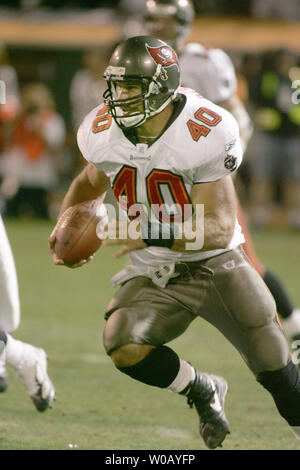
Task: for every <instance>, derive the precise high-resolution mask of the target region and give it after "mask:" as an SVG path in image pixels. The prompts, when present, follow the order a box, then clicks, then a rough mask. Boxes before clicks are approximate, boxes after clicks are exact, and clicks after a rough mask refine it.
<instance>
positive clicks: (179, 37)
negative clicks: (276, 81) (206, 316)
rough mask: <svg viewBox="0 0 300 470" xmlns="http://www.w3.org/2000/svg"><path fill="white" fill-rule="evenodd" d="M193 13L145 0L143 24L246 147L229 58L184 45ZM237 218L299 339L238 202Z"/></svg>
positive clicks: (296, 317)
mask: <svg viewBox="0 0 300 470" xmlns="http://www.w3.org/2000/svg"><path fill="white" fill-rule="evenodd" d="M194 14H195V12H194V7H193V4H192V2H191V0H147V1H146V8H145V27H146V30H147V33H149V34H150V35H151V36H153V37H157V38H160V39H162V40H163V41H166V42H167V43H168V44H171V45H172V47H173V48H174V49H175V50H176V52H177V54H178V55H179V61H180V69H181V83H182V84H183V85H184V86H187V87H189V88H192V89H194V90H196V91H198V92H199V93H200V94H201V95H203V96H204V97H205V98H207V99H209V100H211V101H213V102H214V103H216V104H218V105H219V106H222V107H224V108H225V109H227V110H228V111H230V113H231V114H233V116H234V117H235V118H236V120H237V122H238V124H239V128H240V138H241V143H242V145H243V148H244V150H245V149H246V148H247V144H248V141H249V139H250V137H251V134H252V124H251V121H250V118H249V115H248V113H247V111H246V109H245V107H244V105H243V103H242V102H241V100H240V98H239V97H238V95H237V93H236V89H237V78H236V74H235V70H234V66H233V64H232V61H231V59H230V58H229V56H228V55H227V54H226V53H225V52H224V51H222V50H221V49H215V48H210V47H206V46H203V45H202V44H199V43H189V44H186V45H185V41H186V37H187V35H188V34H189V32H190V28H191V25H192V22H193V19H194ZM238 220H239V223H240V225H241V227H242V228H243V233H244V236H245V243H244V244H243V249H244V250H245V252H246V255H247V256H248V258H249V260H250V262H251V263H252V264H253V266H254V267H255V269H256V270H257V272H258V273H259V274H260V275H261V276H262V278H263V279H264V281H265V283H266V284H267V286H268V287H269V289H270V291H271V293H272V294H273V297H274V299H275V301H276V305H277V311H278V313H279V314H280V316H281V318H282V325H283V328H284V330H285V332H286V334H287V335H288V336H289V337H290V338H291V339H294V340H297V339H299V338H300V309H299V308H297V307H295V306H294V305H293V303H292V301H291V299H290V298H289V295H288V294H287V292H286V290H285V287H284V286H283V285H282V283H281V281H280V280H279V279H278V277H277V276H276V275H275V274H274V273H273V272H272V271H270V269H267V268H266V267H265V266H263V265H262V264H261V262H260V261H259V259H258V257H257V255H256V253H255V249H254V246H253V243H252V240H251V237H250V234H249V232H248V230H247V227H246V226H245V222H244V217H243V212H242V209H241V206H240V205H239V204H238Z"/></svg>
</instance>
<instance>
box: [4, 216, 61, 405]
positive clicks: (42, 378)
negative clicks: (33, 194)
mask: <svg viewBox="0 0 300 470" xmlns="http://www.w3.org/2000/svg"><path fill="white" fill-rule="evenodd" d="M19 323H20V302H19V292H18V281H17V275H16V268H15V263H14V259H13V254H12V250H11V247H10V243H9V240H8V238H7V234H6V230H5V227H4V223H3V220H2V217H1V216H0V392H5V391H6V389H7V386H8V380H7V373H6V365H8V366H10V367H12V369H13V370H14V372H15V373H16V375H17V377H18V378H19V379H20V380H21V381H22V383H23V384H24V386H25V388H26V390H27V392H28V394H29V396H30V398H31V399H32V401H33V403H34V405H35V407H36V409H37V410H38V411H45V410H46V409H47V408H48V407H50V406H51V405H52V402H53V400H54V397H55V389H54V387H53V385H52V383H51V380H50V379H49V377H48V374H47V357H46V353H45V351H44V350H43V349H41V348H37V347H35V346H32V345H31V344H27V343H24V342H22V341H20V340H17V339H15V338H13V337H12V336H11V334H10V333H12V332H13V331H15V330H16V329H17V328H18V326H19Z"/></svg>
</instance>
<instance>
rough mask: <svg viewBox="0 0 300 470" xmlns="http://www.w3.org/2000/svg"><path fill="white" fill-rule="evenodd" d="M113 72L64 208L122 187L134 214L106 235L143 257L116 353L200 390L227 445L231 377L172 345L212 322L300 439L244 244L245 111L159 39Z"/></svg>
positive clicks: (297, 410)
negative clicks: (238, 179)
mask: <svg viewBox="0 0 300 470" xmlns="http://www.w3.org/2000/svg"><path fill="white" fill-rule="evenodd" d="M105 78H106V81H107V84H108V89H107V91H106V92H105V94H104V98H105V102H104V104H102V105H100V106H98V107H97V108H95V109H94V110H93V111H91V112H90V113H89V114H88V115H87V116H86V118H85V119H84V121H83V123H82V124H81V126H80V128H79V130H78V136H77V138H78V145H79V148H80V150H81V152H82V154H83V156H84V157H85V159H86V160H87V162H88V163H87V165H86V167H85V168H84V169H83V171H82V172H81V173H80V174H79V175H78V176H77V177H76V178H75V179H74V180H73V182H72V183H71V185H70V187H69V189H68V191H67V193H66V195H65V197H64V200H63V202H62V206H61V209H60V214H59V216H60V215H61V214H62V213H63V212H64V211H65V210H66V209H67V208H68V207H70V206H72V205H74V204H77V203H80V202H82V201H85V200H92V199H96V198H98V197H100V195H102V194H104V193H105V191H106V190H107V188H109V187H110V186H111V187H112V188H113V191H114V194H115V196H116V199H117V200H118V201H119V203H120V205H121V206H122V207H123V208H124V210H127V211H128V216H129V217H128V226H127V228H128V231H127V237H124V233H122V234H120V235H118V231H116V233H115V236H114V237H111V238H110V239H108V240H106V241H104V242H103V243H104V244H106V245H123V247H122V248H120V249H119V250H118V251H117V252H116V253H115V256H116V257H118V256H121V255H124V254H126V253H129V254H130V257H131V262H132V264H131V265H130V266H126V267H125V268H124V269H123V270H122V271H121V272H119V273H118V274H117V275H115V276H114V277H113V279H112V283H113V285H119V286H120V287H119V289H118V290H117V292H116V294H115V296H114V297H113V299H112V300H111V302H110V303H109V305H108V306H107V309H106V312H105V318H106V324H105V328H104V331H103V344H104V347H105V350H106V352H107V354H108V355H109V356H110V358H111V359H112V361H113V363H114V364H115V366H116V367H117V369H118V370H119V371H120V372H122V373H124V374H126V375H128V376H129V377H131V378H133V379H135V380H138V381H140V382H142V383H144V384H148V385H150V386H156V387H160V388H164V389H168V390H171V391H173V392H175V393H178V394H181V395H183V396H186V397H187V399H188V403H189V404H190V405H191V406H193V405H194V406H195V408H196V411H197V413H198V416H199V420H200V434H201V436H202V438H203V439H204V442H205V444H206V445H207V446H208V447H209V448H211V449H214V448H216V447H218V446H221V444H222V442H223V441H224V439H225V438H226V436H227V434H228V433H229V423H228V420H227V418H226V415H225V410H224V401H225V395H226V391H227V383H226V381H225V380H224V379H223V378H222V377H219V376H215V375H213V374H210V373H206V372H202V371H199V370H196V369H195V368H194V367H193V366H192V365H190V364H189V363H188V362H187V361H185V360H183V359H181V358H179V357H178V355H177V354H176V352H175V351H174V350H173V349H172V348H170V347H169V346H166V344H167V343H169V342H170V341H172V340H173V339H175V338H176V337H178V336H179V335H181V334H182V333H184V331H185V330H186V329H187V328H188V326H189V325H190V323H191V322H192V321H193V320H194V319H196V318H197V317H201V318H204V319H206V320H207V321H208V322H210V323H211V324H212V325H214V326H215V327H216V328H217V329H218V330H219V331H221V332H222V333H223V335H224V336H225V337H226V338H227V339H228V340H229V341H230V342H231V344H232V345H233V346H234V347H235V348H236V349H237V350H238V351H239V352H240V354H241V356H242V358H243V359H244V360H245V362H246V364H247V365H248V367H249V368H250V369H251V371H252V372H253V374H254V376H255V377H256V379H257V381H258V382H259V383H260V384H262V385H263V386H264V387H265V388H266V389H267V390H268V391H269V392H270V393H271V395H272V396H273V398H274V401H275V403H276V406H277V408H278V411H279V413H280V414H281V415H282V417H283V418H285V420H286V421H287V423H288V424H289V425H290V426H291V428H292V430H293V431H294V432H295V434H296V435H297V434H298V437H299V438H300V373H299V371H298V369H297V367H296V366H295V365H294V363H293V362H292V361H291V359H290V354H289V347H288V343H287V340H286V338H285V336H284V334H283V331H282V329H281V327H280V325H279V324H278V322H277V319H276V305H275V302H274V299H273V297H272V295H271V294H270V291H269V290H268V288H267V287H266V285H265V283H264V282H263V280H262V278H261V276H259V274H258V273H257V272H256V270H255V269H254V268H253V267H252V266H251V264H250V263H249V262H248V260H247V258H246V257H245V255H244V253H243V251H242V250H241V248H240V245H241V244H242V243H243V242H244V237H243V234H242V232H241V229H240V226H239V224H238V221H237V218H236V196H235V190H234V186H233V182H232V177H231V175H232V172H233V171H234V170H236V169H237V168H238V166H239V165H240V163H241V160H242V146H241V143H240V139H239V128H238V124H237V122H236V120H235V118H234V117H233V116H232V115H231V114H230V113H229V112H228V111H226V110H225V109H224V108H222V107H219V106H217V105H216V104H214V103H213V102H211V101H209V100H207V99H206V98H203V97H201V96H200V95H199V94H198V93H197V92H195V91H193V90H191V89H186V88H181V87H180V69H179V63H178V59H177V55H176V53H175V51H174V50H173V49H172V48H171V47H170V46H168V45H167V44H166V43H165V42H163V41H161V40H159V39H155V38H152V37H148V36H138V37H134V38H130V39H128V40H126V41H124V42H122V43H121V44H120V45H119V46H118V47H117V48H116V50H115V51H114V53H113V55H112V57H111V60H110V62H109V65H108V67H107V69H106V71H105ZM174 202H175V203H176V204H174ZM203 207H204V210H203ZM201 210H203V212H204V222H203V225H202V224H201V221H203V218H202V217H201V214H202V212H201ZM147 214H148V216H147ZM198 223H199V225H198ZM188 224H190V225H189V229H190V230H187V231H185V227H186V225H188ZM195 227H196V228H197V230H195ZM203 227H204V230H203ZM56 230H57V229H56V227H55V228H54V230H53V231H52V234H51V235H50V237H49V250H50V253H51V256H52V259H53V261H54V263H55V264H57V265H64V262H63V260H62V259H59V258H58V257H57V255H56V254H55V242H56ZM90 260H91V258H88V259H85V260H81V261H80V262H79V263H76V264H74V265H73V267H75V268H76V267H79V266H82V265H84V264H85V263H87V262H88V261H90Z"/></svg>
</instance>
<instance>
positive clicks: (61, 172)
mask: <svg viewBox="0 0 300 470" xmlns="http://www.w3.org/2000/svg"><path fill="white" fill-rule="evenodd" d="M194 6H195V9H196V19H195V22H194V25H193V28H192V31H191V34H190V37H189V38H188V39H189V40H190V41H199V42H201V43H204V44H209V45H211V46H214V47H220V48H222V49H224V50H225V51H226V52H228V54H229V55H230V57H231V58H232V60H233V62H234V64H235V66H236V70H237V75H238V79H239V80H238V84H239V85H238V86H239V88H238V94H239V96H240V97H241V99H242V100H243V102H244V103H245V105H246V107H247V109H248V111H249V113H250V115H251V117H252V118H253V123H254V136H253V138H252V139H253V142H254V144H253V145H251V144H250V146H249V149H248V151H247V153H246V156H245V160H244V163H243V165H242V168H241V170H240V174H239V177H238V189H239V192H240V197H241V200H242V202H243V205H244V207H245V208H246V213H247V215H248V222H249V225H250V228H251V231H252V234H253V237H254V241H255V243H256V248H257V251H258V254H259V255H260V257H261V259H262V261H263V262H264V263H265V264H266V265H268V266H269V267H270V268H272V269H273V270H274V271H275V272H277V273H278V274H279V275H280V277H281V278H282V279H283V280H284V281H285V284H286V285H287V287H288V289H289V293H290V294H291V296H292V298H293V300H294V302H295V303H296V304H298V305H299V304H300V294H299V262H297V261H299V259H300V243H299V242H300V232H299V229H300V140H299V139H300V137H299V129H300V111H299V108H300V106H299V101H298V103H297V102H293V101H292V94H293V93H294V92H295V95H296V98H297V97H298V100H300V93H298V94H297V89H299V88H300V42H299V37H300V2H299V1H298V0H285V1H284V2H282V1H277V0H273V1H272V0H268V1H264V2H261V1H257V0H245V1H243V2H241V1H236V0H231V1H229V0H223V1H222V0H220V1H217V0H214V1H208V0H194ZM143 8H144V2H143V0H136V1H134V0H132V1H131V0H124V1H121V0H119V1H117V0H106V1H105V0H103V1H101V0H98V1H97V0H86V1H83V0H82V1H79V0H78V1H75V0H73V1H72V0H69V1H65V2H61V1H59V0H54V1H46V0H11V1H3V0H1V1H0V80H4V81H5V80H6V77H8V79H9V80H10V83H11V88H9V90H8V87H7V91H9V96H7V104H9V107H8V108H7V107H6V109H5V108H4V107H3V106H1V105H0V212H1V213H2V215H3V216H4V221H5V224H6V227H7V231H8V235H9V238H10V241H11V244H12V248H13V251H14V255H15V261H16V266H17V271H18V275H19V284H20V297H21V303H22V322H21V326H20V328H19V330H18V331H17V335H16V336H18V334H20V335H22V338H23V339H24V340H27V341H28V342H32V343H34V344H37V345H40V346H42V347H44V348H45V349H46V350H47V352H48V354H49V356H50V359H51V360H50V365H49V371H50V375H51V377H52V379H53V381H54V383H55V385H56V388H57V395H58V400H57V402H56V404H55V409H54V410H53V411H49V412H47V413H46V414H45V415H40V414H39V415H38V414H37V413H36V412H35V411H34V410H33V408H32V406H31V404H30V402H29V399H26V398H27V397H26V395H25V394H24V391H23V389H22V387H21V385H19V383H18V382H17V381H16V380H15V378H14V376H13V375H11V376H10V388H9V390H8V392H7V393H6V394H3V395H2V396H1V397H0V400H1V408H2V419H1V432H0V449H74V448H81V449H162V448H163V449H198V448H199V449H202V448H203V445H202V442H200V440H199V439H198V436H197V422H196V417H195V416H194V414H193V413H194V412H190V411H189V409H188V408H187V407H185V405H184V403H181V406H180V405H179V402H180V399H178V397H176V396H173V395H172V394H166V393H164V392H161V391H159V390H154V391H153V390H148V388H147V387H144V386H143V385H141V384H136V383H133V382H132V381H129V380H127V378H126V377H120V374H116V373H115V371H114V370H113V367H112V365H111V364H110V362H109V360H108V359H107V358H106V356H105V354H104V350H103V348H102V345H101V328H102V326H103V319H102V312H103V309H104V307H105V306H106V304H107V302H108V300H109V298H110V296H111V294H112V292H113V289H112V288H110V287H109V284H108V281H109V279H110V277H111V276H112V275H113V274H114V273H115V272H116V271H117V270H118V269H119V268H120V267H121V266H122V263H123V261H114V262H112V261H111V250H110V249H107V250H104V249H103V251H102V250H100V251H99V253H98V255H97V256H96V258H95V261H94V262H93V263H90V265H89V266H87V267H85V268H83V269H82V270H79V271H76V272H74V271H69V270H65V269H60V268H57V267H54V266H52V264H51V260H50V257H49V255H48V251H47V237H48V235H49V233H50V231H51V230H52V227H53V224H54V219H55V217H56V214H57V210H58V207H59V204H60V201H61V198H62V195H63V193H64V191H65V190H66V188H67V187H68V184H69V182H70V181H71V179H72V178H73V176H74V175H75V174H76V173H77V172H78V170H79V169H80V167H81V166H82V164H83V162H82V160H81V158H80V156H79V155H78V151H77V147H76V129H77V127H78V124H79V123H80V120H81V118H82V117H83V115H84V114H86V112H88V110H89V109H91V108H93V107H94V106H95V104H94V103H95V102H97V101H98V100H99V99H100V94H101V92H100V90H102V91H103V87H104V86H105V85H104V83H103V81H102V80H101V79H100V78H99V77H100V76H101V74H102V71H103V69H104V67H105V63H106V61H107V58H108V57H109V55H110V53H111V51H112V50H113V48H114V46H115V45H116V44H117V43H118V42H119V41H120V40H121V39H122V38H124V37H129V36H132V35H136V34H140V33H142V32H143V27H142V16H143ZM7 74H8V75H7ZM297 81H298V82H297ZM293 86H294V88H293ZM14 93H15V94H16V96H17V99H16V100H14ZM19 95H20V96H22V99H19V98H18V96H19ZM95 100H96V101H95ZM24 110H26V112H29V113H30V112H32V113H33V114H35V113H37V110H39V113H40V118H41V120H40V121H39V120H37V118H36V119H31V121H30V126H32V127H31V128H30V132H33V133H34V132H35V130H36V127H39V126H42V125H44V123H45V121H47V116H49V115H52V116H54V115H55V124H54V126H53V128H52V131H53V132H52V133H51V130H50V131H49V132H50V138H51V139H53V147H54V148H55V152H53V160H52V161H48V163H47V165H50V167H49V166H47V165H46V167H43V166H41V167H39V152H41V151H42V150H41V149H40V148H39V144H38V143H37V144H36V147H34V148H32V147H30V148H28V152H29V153H28V155H29V159H28V160H29V163H30V164H29V165H27V166H26V167H25V166H24V167H22V171H23V173H22V172H21V173H22V174H21V173H20V166H19V163H20V160H19V159H18V158H19V157H18V155H16V153H12V154H11V153H9V152H11V150H9V152H8V150H7V149H8V148H9V147H7V143H8V142H9V141H10V139H16V140H17V141H18V139H22V138H23V137H24V132H23V131H24V129H23V128H22V126H21V127H20V129H19V130H18V133H17V134H16V129H15V127H14V122H15V117H16V116H17V115H19V113H22V112H23V111H24ZM51 113H52V114H51ZM22 132H23V134H22ZM30 132H29V134H28V135H25V137H24V141H26V142H27V143H26V142H25V144H24V145H25V146H26V145H28V139H29V140H30V141H32V135H33V134H31V133H30ZM53 133H54V136H53ZM256 135H259V136H260V139H256ZM276 135H277V136H278V135H280V138H281V141H280V142H281V147H280V152H281V156H282V161H283V166H282V168H284V167H285V166H286V165H288V163H285V161H288V157H286V151H287V148H288V147H289V145H290V142H293V146H294V147H293V148H294V151H295V152H297V154H298V162H296V164H295V168H294V169H293V170H292V171H293V178H292V179H291V178H289V179H288V178H287V179H284V178H282V175H283V173H280V172H279V174H277V175H276V176H275V177H273V178H272V179H271V180H268V181H257V180H256V178H255V175H254V174H253V173H252V169H253V165H251V163H250V162H251V156H252V154H256V155H259V154H260V153H261V152H268V151H269V150H268V149H269V148H270V146H269V144H270V142H269V140H270V139H271V140H272V139H273V137H274V136H276ZM22 136H23V137H22ZM263 137H265V138H263ZM26 139H27V140H26ZM274 142H275V145H276V140H275V141H274ZM274 142H273V145H274ZM26 148H27V147H26ZM8 153H9V157H8V156H7V154H8ZM271 157H272V155H271ZM285 159H286V160H285ZM270 161H271V163H270V164H271V165H272V159H271V160H270ZM11 162H14V163H13V164H12V163H11ZM45 168H46V170H45ZM45 171H46V173H47V174H48V175H49V174H51V178H49V179H47V178H46V179H44V174H45ZM175 343H176V344H175V346H176V349H177V351H178V352H179V354H180V355H182V356H184V357H185V358H186V359H187V360H190V361H191V362H194V363H195V365H197V366H198V367H202V368H203V369H206V370H212V371H214V373H219V374H222V375H224V376H225V377H226V378H227V380H228V382H229V387H230V393H229V396H228V404H227V409H228V412H227V414H228V416H229V419H230V420H231V423H232V429H233V432H232V435H231V436H230V437H229V438H228V444H227V441H226V448H230V449H297V448H298V447H297V443H296V442H295V441H294V440H293V438H292V437H291V435H290V431H289V430H288V429H287V427H286V425H285V424H284V422H283V421H282V420H281V419H280V418H279V417H278V416H277V413H276V412H275V410H274V405H273V403H272V402H271V400H270V399H269V397H268V396H266V394H265V393H264V391H263V390H261V389H260V388H258V387H257V385H256V384H255V381H254V380H253V378H252V376H251V375H250V373H249V371H248V370H247V369H246V368H245V366H244V364H243V363H242V361H241V359H240V358H239V356H238V355H237V353H236V352H235V351H233V350H232V348H231V346H230V345H228V344H227V343H226V342H225V341H224V339H223V338H222V337H221V335H219V334H218V332H216V331H214V330H212V329H211V328H210V326H209V325H206V324H203V323H201V322H198V323H197V324H196V323H195V325H193V326H192V327H191V328H190V330H189V331H188V332H187V333H186V335H185V336H184V337H183V338H179V339H178V340H177V341H176V342H175ZM212 344H213V345H214V347H215V354H214V353H212V350H211V345H212ZM174 408H175V409H176V413H174ZM75 444H76V446H78V447H74V445H75Z"/></svg>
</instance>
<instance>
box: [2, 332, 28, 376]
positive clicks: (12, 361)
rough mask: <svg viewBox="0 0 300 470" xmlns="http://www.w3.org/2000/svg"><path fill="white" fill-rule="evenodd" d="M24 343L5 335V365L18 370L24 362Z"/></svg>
mask: <svg viewBox="0 0 300 470" xmlns="http://www.w3.org/2000/svg"><path fill="white" fill-rule="evenodd" d="M24 349H25V343H22V341H19V340H18V339H14V338H13V337H12V336H11V335H7V343H6V348H5V350H6V363H7V364H8V365H9V366H11V367H13V368H14V369H17V368H19V367H20V366H21V365H22V363H23V360H24Z"/></svg>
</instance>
